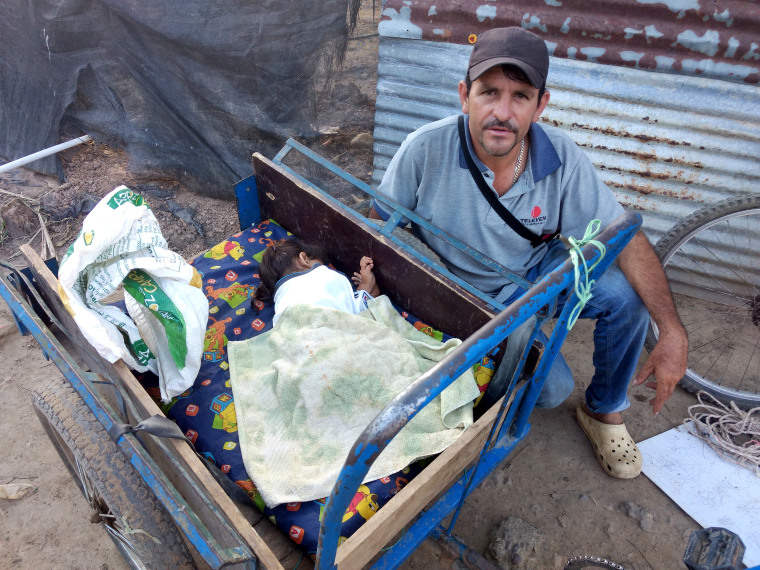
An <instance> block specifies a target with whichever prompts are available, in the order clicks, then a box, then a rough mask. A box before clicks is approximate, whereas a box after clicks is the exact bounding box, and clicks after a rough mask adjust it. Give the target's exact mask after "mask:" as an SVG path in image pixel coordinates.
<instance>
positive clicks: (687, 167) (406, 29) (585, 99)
mask: <svg viewBox="0 0 760 570" xmlns="http://www.w3.org/2000/svg"><path fill="white" fill-rule="evenodd" d="M448 4H452V6H451V7H450V8H449V7H447V6H448ZM454 4H456V5H455V6H454ZM527 4H531V5H534V4H537V3H522V4H520V3H510V4H506V3H501V2H499V3H497V2H488V1H486V2H484V3H482V4H481V5H477V4H475V3H474V2H466V1H464V2H457V3H453V2H452V3H446V4H441V3H438V4H437V5H434V3H433V2H431V1H430V0H421V1H418V0H412V1H409V0H406V1H405V2H402V1H396V0H389V1H388V2H387V3H386V5H385V9H384V11H383V15H384V18H385V19H384V20H383V21H381V22H380V26H379V30H380V54H379V66H378V94H377V102H376V116H375V169H374V174H373V184H374V185H375V186H376V185H377V184H379V182H380V180H381V179H382V175H383V173H384V171H385V167H386V166H387V164H388V161H389V160H390V158H391V157H392V156H393V154H394V153H395V151H396V149H397V148H398V145H399V144H400V143H401V141H403V139H404V137H405V136H406V135H407V134H408V133H409V132H411V131H412V130H414V129H416V128H417V127H419V126H421V125H423V124H425V123H427V122H430V121H433V120H436V119H439V118H442V117H445V116H448V115H451V114H454V113H458V112H460V105H459V98H458V95H457V90H456V87H457V83H458V82H459V80H460V79H462V78H463V77H464V74H465V71H466V67H467V59H468V58H469V53H470V50H471V47H470V45H469V42H468V40H467V38H468V37H469V36H470V34H477V33H479V32H481V31H483V30H484V29H487V28H488V27H494V26H500V25H515V24H522V25H523V26H524V27H527V28H533V29H532V31H534V32H536V33H539V35H543V36H545V37H546V41H547V44H548V45H549V46H550V48H552V49H553V53H555V54H557V53H560V52H561V53H562V54H564V55H566V54H569V53H573V54H576V55H579V54H581V53H585V54H586V56H585V59H593V60H594V61H579V60H578V59H567V58H559V57H552V59H551V65H550V71H549V77H548V81H547V84H548V87H549V89H550V91H551V102H550V103H549V106H548V108H547V110H546V111H545V113H544V115H543V120H544V121H546V122H548V123H550V124H552V125H556V126H558V127H560V128H562V129H564V130H565V131H566V132H567V133H568V134H569V135H570V136H571V137H573V139H574V140H575V141H576V142H577V143H578V144H579V145H581V146H582V147H583V148H584V149H585V150H586V151H587V152H588V154H589V156H590V157H591V159H592V161H593V162H594V164H595V165H596V166H597V168H598V171H599V173H600V175H601V177H602V179H603V180H604V181H605V183H607V184H608V185H609V186H610V187H611V188H612V189H613V191H614V192H615V193H616V195H617V196H618V199H619V200H620V201H621V203H623V204H624V205H626V206H629V207H633V208H636V209H638V210H641V211H642V213H643V214H644V220H645V221H644V225H645V228H647V230H648V231H647V233H648V235H649V236H650V239H652V240H653V241H656V239H658V238H659V236H660V235H661V234H662V232H664V231H666V230H667V229H669V228H670V227H671V226H672V225H673V223H674V222H675V221H677V220H678V219H680V218H682V217H683V216H685V215H687V214H688V213H690V212H692V211H693V210H695V209H697V208H698V207H700V206H701V205H702V204H703V203H705V202H713V201H716V200H719V199H721V198H724V197H728V196H731V195H735V194H745V193H751V192H760V88H759V87H758V86H757V82H758V79H759V78H760V75H758V70H757V69H756V68H757V67H758V63H760V62H758V61H757V59H760V55H758V56H757V57H756V58H755V57H754V56H753V55H752V54H754V53H755V52H757V51H758V50H760V48H759V47H758V44H760V5H758V4H757V3H754V2H749V3H748V2H737V1H732V2H724V3H721V2H710V3H709V4H710V6H711V7H715V8H714V10H715V11H714V12H713V11H711V12H710V14H709V17H707V16H708V15H707V14H703V15H701V17H697V16H696V15H695V14H697V15H698V14H700V12H695V11H694V10H690V9H688V6H691V5H697V4H698V3H697V0H670V1H669V2H661V3H659V4H653V3H651V2H648V1H647V0H642V2H638V3H637V2H633V1H628V2H624V1H622V0H616V1H612V2H604V3H600V2H585V3H584V10H588V11H587V12H585V13H584V14H583V15H582V16H579V15H578V14H576V13H575V12H573V11H572V9H570V8H568V9H566V8H564V7H563V6H562V5H561V4H562V3H561V2H559V1H555V0H546V3H545V5H544V4H542V5H541V6H542V9H543V8H544V7H547V8H545V9H546V10H549V8H551V9H552V10H554V11H553V12H551V14H552V19H551V22H553V24H552V25H549V23H548V22H549V21H550V20H549V19H548V18H545V17H543V16H541V17H538V16H536V17H535V18H534V16H535V14H532V13H531V8H529V7H528V6H527ZM678 6H681V7H682V8H681V10H680V11H675V8H676V7H678ZM749 7H753V8H755V10H754V11H751V14H750V15H749V16H746V17H744V19H740V18H739V17H738V15H737V14H738V13H739V12H741V13H742V14H747V13H749V12H750V10H749ZM633 8H636V9H637V10H638V13H637V16H636V18H637V20H638V21H639V22H644V23H646V22H650V21H653V19H654V16H656V15H658V14H660V13H662V12H663V10H665V11H666V12H668V14H670V16H669V18H670V19H669V20H668V22H669V23H668V25H665V24H664V23H657V30H658V33H661V34H662V36H661V37H660V38H659V39H662V37H666V32H667V33H668V34H670V35H671V36H673V38H675V39H677V38H679V37H681V38H684V37H686V36H687V35H688V34H686V31H688V30H691V34H692V35H693V36H700V37H703V38H709V37H712V36H711V35H710V34H708V32H709V31H710V30H711V29H712V28H713V27H714V26H716V25H721V26H723V27H724V28H727V29H730V30H731V34H732V35H731V37H729V38H726V37H724V36H721V35H719V37H718V39H717V40H716V41H717V45H722V43H726V45H727V46H729V47H730V46H735V49H734V50H733V51H732V52H731V51H730V49H728V48H727V49H726V50H722V48H721V49H720V50H718V51H720V56H718V55H716V56H715V57H714V58H713V59H711V60H709V61H712V62H713V64H712V65H711V66H708V65H707V64H706V63H703V64H702V67H703V68H708V67H709V68H710V69H711V70H712V72H711V74H710V75H712V76H713V77H716V76H722V79H715V78H709V77H707V76H706V75H708V74H705V73H696V75H701V76H700V77H698V76H695V75H693V74H691V75H690V73H692V70H691V69H690V68H689V66H688V65H687V62H688V61H689V57H688V55H687V53H686V52H688V51H689V50H687V49H686V48H685V47H684V45H685V43H684V42H681V43H676V45H675V46H673V47H671V48H670V51H668V50H667V49H666V48H665V47H663V46H664V44H663V42H662V41H658V42H655V41H654V40H652V41H651V43H648V42H649V40H646V38H643V39H642V38H639V36H637V35H633V36H632V39H634V40H637V42H636V43H635V44H634V45H631V46H628V47H630V48H631V49H630V50H625V49H623V47H625V45H623V44H624V42H625V39H624V38H625V34H626V33H628V32H620V31H619V30H617V28H615V26H620V25H622V22H624V21H625V15H626V14H627V11H629V10H632V9H633ZM739 8H741V10H739ZM447 10H448V11H447ZM591 10H596V12H591ZM726 11H728V12H727V13H726ZM681 12H683V13H684V15H683V16H682V17H681V18H680V19H679V16H678V14H680V13H681ZM692 12H695V14H692ZM466 14H470V16H472V17H471V18H469V19H467V17H465V16H466ZM478 14H479V15H478ZM484 14H485V17H483V15H484ZM490 14H493V15H494V17H493V18H491V17H490V16H489V15H490ZM504 14H507V16H508V15H510V14H517V18H516V21H509V18H508V17H507V18H506V20H505V19H504V18H500V15H502V16H503V15H504ZM721 14H722V15H721ZM415 15H418V16H419V19H417V17H416V16H415ZM473 15H474V16H473ZM457 16H458V17H459V20H457ZM481 17H483V18H482V19H480V18H481ZM568 18H569V21H568V22H569V23H567V24H564V25H566V26H568V28H569V30H576V31H575V32H574V34H575V35H571V34H570V32H569V31H568V33H564V34H563V32H562V31H561V28H562V25H563V24H561V22H563V23H564V22H565V21H566V20H568ZM726 18H727V19H726ZM578 20H581V22H582V25H583V28H578V27H577V26H576V23H577V22H578ZM631 20H632V19H631ZM681 20H683V22H681V23H682V24H683V25H682V26H680V27H678V24H679V22H680V21H681ZM729 20H730V21H731V24H730V25H729V24H728V23H727V22H728V21H729ZM473 22H474V23H473ZM531 23H532V24H531ZM537 23H540V24H541V25H545V27H546V29H547V30H546V31H545V30H543V29H541V28H540V27H537ZM700 23H701V24H700ZM529 24H530V25H529ZM749 24H752V25H749ZM690 25H691V26H692V27H691V28H689V27H688V26H690ZM697 25H701V26H702V27H699V28H694V27H693V26H697ZM631 26H633V24H631ZM639 26H640V25H639ZM652 26H655V24H654V23H653V24H652ZM555 28H556V29H555ZM553 29H554V32H552V30H553ZM579 29H580V30H582V31H578V30H579ZM615 30H617V31H618V32H619V33H618V36H617V37H615V36H614V32H615ZM605 31H606V32H605ZM650 31H651V30H650ZM734 32H735V33H734ZM584 33H585V34H586V35H583V34H584ZM605 33H606V35H605ZM652 33H653V32H652ZM596 36H600V37H596ZM577 37H582V38H585V37H588V38H589V44H588V46H585V47H584V46H580V45H578V44H576V45H575V46H573V45H571V44H572V41H571V40H572V39H573V38H577ZM689 37H691V36H689ZM420 38H427V39H420ZM462 38H464V40H463V41H465V42H468V43H467V44H466V45H461V44H457V43H452V42H453V41H454V40H462ZM615 38H616V39H617V41H614V40H615ZM637 38H638V39H637ZM731 38H734V39H735V40H736V41H732V40H731ZM753 38H754V39H753ZM434 39H438V40H439V41H433V40H434ZM560 40H562V41H560ZM591 40H594V41H591ZM668 41H670V40H668ZM605 42H606V43H605ZM621 42H622V44H621ZM737 42H738V45H737ZM599 43H602V44H604V45H605V46H607V47H606V51H605V52H604V53H603V54H602V53H600V52H599V51H596V52H593V51H590V49H591V48H594V49H597V50H599V49H602V48H601V47H598V46H597V47H595V46H596V44H599ZM747 44H749V45H747ZM649 46H651V48H650V47H649ZM697 47H698V48H699V49H701V50H702V51H712V49H711V50H707V48H706V47H705V46H704V45H702V46H697ZM613 48H614V49H613ZM573 49H575V51H573ZM695 49H696V48H695ZM634 50H639V51H640V52H643V55H642V56H641V57H640V58H638V60H637V61H638V63H637V66H638V67H639V68H637V67H636V66H635V65H632V66H630V67H628V66H619V65H604V64H601V63H597V61H602V60H605V61H607V62H608V63H619V62H620V59H619V57H620V54H622V53H625V52H626V51H631V52H633V51H634ZM647 50H649V51H647ZM684 50H686V51H684ZM602 51H604V50H602ZM671 52H672V53H671ZM594 53H596V54H597V55H596V56H595V57H593V58H591V57H590V56H591V55H592V54H594ZM665 53H669V54H670V55H668V56H666V55H663V54H665ZM717 53H718V52H716V54H717ZM615 54H617V55H615ZM747 54H749V57H747ZM692 55H694V53H693V50H692ZM729 55H730V56H731V57H728V56H729ZM665 57H670V58H671V60H674V61H675V59H677V58H678V61H679V62H680V63H679V64H678V65H675V64H674V65H670V66H669V68H668V71H669V73H653V72H651V71H645V70H644V69H641V68H644V67H646V65H645V64H646V63H647V62H650V61H651V62H655V63H656V62H657V61H662V60H663V58H665ZM616 58H618V59H616ZM708 59H709V58H707V57H705V58H704V59H703V60H702V61H703V62H704V61H707V60H708ZM745 64H747V65H745ZM748 64H754V67H752V66H751V65H748ZM741 65H745V67H752V68H753V69H754V71H753V72H752V73H745V74H744V75H743V76H742V77H741V78H739V74H737V69H738V67H739V66H741ZM653 69H654V67H653ZM695 69H697V68H695ZM659 70H660V71H663V68H662V67H660V68H659ZM721 70H722V71H721Z"/></svg>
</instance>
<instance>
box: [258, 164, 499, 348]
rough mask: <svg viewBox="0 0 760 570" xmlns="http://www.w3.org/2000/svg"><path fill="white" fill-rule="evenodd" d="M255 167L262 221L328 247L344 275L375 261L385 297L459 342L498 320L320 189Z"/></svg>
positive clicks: (282, 173)
mask: <svg viewBox="0 0 760 570" xmlns="http://www.w3.org/2000/svg"><path fill="white" fill-rule="evenodd" d="M253 164H254V170H255V171H256V184H257V187H258V193H259V202H260V205H261V212H262V217H264V218H272V219H275V220H277V223H279V224H280V225H281V226H283V227H284V228H285V229H287V230H288V231H290V232H291V233H293V234H295V235H296V236H298V237H299V238H301V239H303V240H305V241H313V242H318V243H320V244H322V245H323V246H325V248H326V249H327V251H328V252H329V253H330V254H331V256H332V260H333V264H334V265H335V267H336V268H337V269H339V270H340V271H342V272H344V273H346V274H347V275H351V274H353V272H354V271H356V269H357V268H358V267H359V259H361V257H362V256H363V255H369V256H371V257H372V258H373V259H374V261H375V269H374V272H375V276H376V278H377V283H378V286H379V287H380V290H381V291H382V292H383V293H384V294H386V295H388V297H390V299H391V300H392V301H393V302H394V303H395V304H396V305H398V306H400V307H404V308H405V309H407V310H408V311H410V312H412V313H413V314H414V315H416V316H417V317H418V318H419V319H421V320H422V321H424V322H425V323H427V324H429V325H430V326H432V327H434V328H436V329H438V330H441V331H446V332H447V333H448V334H451V335H453V336H456V337H459V338H467V337H468V336H470V335H471V334H472V333H474V332H475V331H476V330H478V329H479V328H480V327H481V326H483V325H484V324H485V323H486V322H488V321H489V320H490V319H491V318H492V317H493V315H494V312H493V310H492V308H491V307H490V306H488V305H486V303H484V302H483V301H481V300H480V299H478V298H477V297H475V296H474V295H472V294H471V293H469V292H468V291H466V290H465V289H463V288H462V287H460V286H459V285H457V284H456V283H454V282H453V281H451V280H450V279H448V278H447V277H445V276H443V275H441V274H439V273H437V272H434V271H431V270H430V268H428V267H427V266H426V265H424V264H423V263H422V262H420V261H419V260H417V259H416V258H414V257H412V256H410V255H409V254H407V253H406V252H404V251H403V250H402V249H401V248H400V247H398V246H396V245H395V244H394V243H393V242H392V241H391V240H389V239H388V238H386V237H385V236H383V235H382V234H380V233H379V232H377V231H376V230H374V229H372V228H370V227H369V226H368V225H366V224H363V223H361V222H360V221H359V220H358V219H357V218H355V217H353V216H351V215H348V214H346V213H345V211H344V210H342V209H340V208H339V207H338V206H337V205H336V204H334V203H333V202H331V201H330V200H328V199H327V198H326V197H324V196H323V195H322V194H321V193H320V192H319V191H317V190H316V189H315V188H313V187H311V186H309V185H308V184H305V183H304V182H302V181H300V180H298V179H297V178H296V177H294V176H293V175H291V174H290V173H288V172H287V171H285V170H284V169H282V168H281V167H279V166H278V165H276V164H274V163H273V162H271V161H270V160H268V159H266V158H265V157H263V156H261V155H260V154H258V153H256V154H254V155H253ZM442 308H443V310H442Z"/></svg>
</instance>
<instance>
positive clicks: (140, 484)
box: [32, 377, 195, 569]
mask: <svg viewBox="0 0 760 570" xmlns="http://www.w3.org/2000/svg"><path fill="white" fill-rule="evenodd" d="M32 406H33V407H34V410H35V412H36V413H37V416H38V418H39V420H40V422H41V423H42V426H43V427H44V428H45V431H46V432H47V435H48V437H49V438H50V440H51V441H52V443H53V445H54V447H55V448H56V451H57V452H58V454H59V455H60V456H61V459H62V460H63V462H64V464H65V465H66V467H67V468H68V470H69V472H70V473H71V475H72V477H73V478H74V480H75V482H76V483H77V485H78V486H79V488H80V490H81V491H82V493H83V494H85V492H84V489H83V482H82V480H81V478H80V475H79V471H78V469H77V465H76V463H74V462H73V459H72V458H76V461H78V462H79V465H80V466H81V468H82V471H83V472H84V476H85V477H86V478H88V479H89V482H90V484H91V486H92V487H93V488H94V490H95V493H96V494H97V496H98V498H99V500H100V504H101V505H104V506H105V508H103V507H101V509H95V508H94V507H93V520H94V521H97V520H98V519H100V521H101V523H100V524H104V525H105V523H104V521H105V520H109V519H103V518H101V517H100V516H99V514H100V513H102V512H108V510H109V509H110V512H111V513H112V514H113V515H115V517H116V519H115V520H116V521H122V520H126V521H127V523H128V525H129V527H130V528H132V529H141V530H143V531H145V532H146V533H148V534H149V535H150V536H151V537H154V538H156V539H158V540H159V541H160V543H156V542H155V541H154V540H152V539H151V538H150V537H149V536H147V535H146V534H144V533H135V534H131V535H129V539H130V541H131V542H132V545H133V547H134V550H131V549H130V548H129V547H128V546H127V545H125V544H124V543H123V542H122V541H121V540H119V538H118V537H116V536H114V535H113V534H112V533H110V532H108V535H109V536H110V537H111V539H112V540H113V541H114V543H116V546H117V548H118V549H119V550H120V551H121V553H122V555H123V556H124V558H125V560H126V561H127V563H128V564H129V565H130V567H132V568H135V569H137V568H195V565H194V564H193V561H192V557H191V556H190V553H189V551H188V549H187V547H186V546H185V543H184V542H183V540H182V536H181V535H180V533H179V531H178V529H177V527H176V526H175V524H174V522H173V521H172V519H171V517H169V515H168V513H167V512H166V510H165V509H164V508H163V506H162V505H161V504H160V503H159V501H158V499H156V497H155V495H154V494H153V492H152V491H151V489H150V488H149V487H148V485H147V484H146V483H145V482H144V481H143V480H142V478H141V477H140V475H139V474H138V473H137V471H135V469H134V468H133V467H132V465H131V464H130V463H129V461H128V460H127V458H126V456H125V455H124V454H123V453H122V452H121V450H120V449H119V448H118V447H117V445H116V444H115V443H114V442H113V440H112V439H111V438H110V437H109V436H108V433H107V432H106V430H105V428H104V427H103V425H102V424H101V423H100V422H99V421H98V420H97V418H96V417H95V415H94V414H93V413H92V411H91V410H90V409H89V408H88V407H87V406H86V405H85V403H84V402H83V401H82V399H81V398H80V397H79V394H77V392H76V391H75V390H74V388H73V387H72V386H71V384H70V383H69V382H68V381H66V380H65V379H64V378H61V377H59V378H54V379H51V380H49V381H48V382H47V383H46V384H45V385H43V386H42V387H40V388H38V389H37V390H35V392H34V393H33V395H32ZM86 497H87V495H86V494H85V498H86ZM122 517H126V519H123V518H122ZM104 530H106V529H104ZM106 532H107V531H106Z"/></svg>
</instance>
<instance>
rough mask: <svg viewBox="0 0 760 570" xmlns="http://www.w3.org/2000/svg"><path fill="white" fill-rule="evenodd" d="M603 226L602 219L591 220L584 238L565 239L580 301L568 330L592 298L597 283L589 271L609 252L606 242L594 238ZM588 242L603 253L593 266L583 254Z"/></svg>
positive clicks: (573, 311) (571, 316)
mask: <svg viewBox="0 0 760 570" xmlns="http://www.w3.org/2000/svg"><path fill="white" fill-rule="evenodd" d="M601 226H602V222H601V220H591V222H589V224H588V227H587V228H586V233H585V234H584V236H583V238H582V239H580V240H576V239H575V238H573V237H568V238H566V239H565V243H567V244H568V246H569V248H570V259H571V260H572V262H573V268H574V272H575V294H576V295H577V296H578V303H577V304H576V305H575V307H573V310H572V312H571V313H570V320H569V321H568V322H567V330H571V329H572V328H573V326H575V321H577V320H578V317H579V316H580V314H581V311H582V310H583V307H585V306H586V303H588V302H589V300H590V299H591V296H592V295H591V288H592V287H593V286H594V283H596V281H594V280H593V279H589V278H588V274H589V271H591V270H592V269H594V267H596V266H597V265H598V264H599V262H600V261H601V260H602V259H604V256H605V254H606V253H607V248H606V247H605V246H604V244H603V243H602V242H600V241H598V240H595V239H594V238H595V237H596V235H597V234H598V233H599V231H600V230H601ZM587 243H590V244H591V245H593V246H594V247H596V248H597V249H598V250H599V253H600V254H601V255H600V256H599V259H597V260H596V262H595V263H594V264H593V265H592V266H591V267H588V265H587V264H586V259H585V258H584V257H583V255H582V254H581V248H582V247H583V246H584V245H586V244H587ZM579 260H580V263H579ZM581 264H582V266H583V275H581V269H580V266H581Z"/></svg>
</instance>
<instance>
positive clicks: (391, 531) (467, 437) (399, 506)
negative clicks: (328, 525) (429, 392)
mask: <svg viewBox="0 0 760 570" xmlns="http://www.w3.org/2000/svg"><path fill="white" fill-rule="evenodd" d="M500 406H501V400H499V401H498V402H497V403H496V404H494V405H493V406H491V409H489V410H488V411H487V412H486V413H485V414H483V416H481V418H480V419H479V420H478V421H477V422H475V423H474V424H473V425H472V426H471V427H470V428H469V429H468V430H466V431H465V432H464V433H463V434H462V436H461V437H460V438H459V439H457V440H456V441H455V442H454V443H453V444H451V445H450V446H449V447H448V448H446V450H445V451H444V452H443V453H441V454H440V455H439V456H438V457H436V458H435V460H434V461H433V462H432V463H431V464H430V465H428V466H427V467H425V469H424V470H423V471H422V473H420V474H419V475H417V476H416V477H415V478H414V479H412V480H411V482H409V484H407V485H406V486H405V487H404V488H403V489H401V491H400V492H399V493H398V494H397V495H396V496H394V497H393V498H392V499H391V500H390V501H388V503H386V504H385V505H384V506H383V508H382V509H380V510H379V511H378V512H377V513H376V514H375V515H374V516H373V517H372V518H371V519H369V520H368V521H367V522H366V523H364V524H363V525H362V526H361V527H360V528H359V530H357V531H356V532H355V533H354V534H353V535H352V536H351V537H350V538H349V539H348V540H347V541H346V542H344V543H343V544H342V545H341V546H339V547H338V552H337V555H336V557H335V563H336V565H337V566H338V568H339V569H340V570H354V569H359V568H362V567H364V566H365V565H366V564H367V563H368V562H369V561H370V560H372V558H373V557H374V556H375V555H376V554H377V553H378V552H379V551H380V549H381V548H383V547H385V545H386V544H388V542H389V541H390V540H391V539H392V538H393V537H394V536H396V535H397V534H398V533H400V532H401V531H402V530H403V528H404V527H405V526H406V525H407V524H409V522H411V521H412V519H414V518H415V517H416V516H417V515H418V514H419V512H420V511H421V510H422V509H423V508H424V507H426V506H427V505H428V504H429V503H430V502H431V501H432V500H433V499H434V498H435V497H436V496H437V495H439V494H440V493H441V492H443V491H445V490H446V489H448V488H449V486H450V485H451V484H452V483H453V482H454V481H455V480H456V479H457V478H458V477H460V476H461V475H462V471H463V470H464V469H465V468H466V467H468V466H469V465H470V464H471V463H472V462H473V461H474V460H475V459H476V458H477V456H478V454H479V453H480V450H481V449H482V447H483V444H484V443H485V441H486V438H487V437H488V434H489V432H490V429H491V426H492V425H493V422H494V420H495V419H496V416H497V414H498V411H499V407H500Z"/></svg>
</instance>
